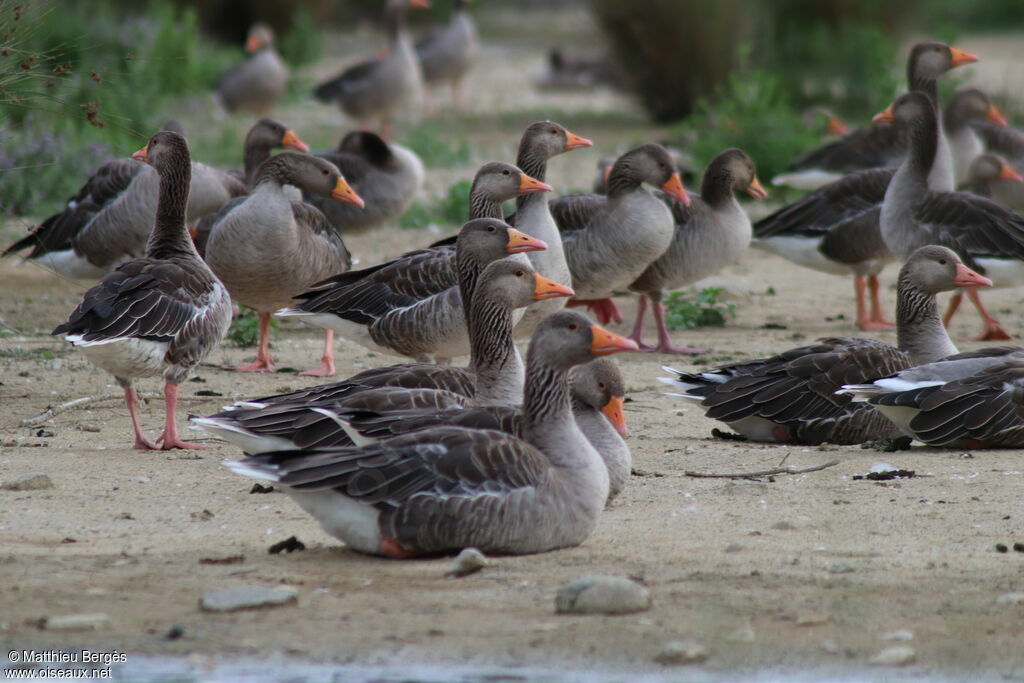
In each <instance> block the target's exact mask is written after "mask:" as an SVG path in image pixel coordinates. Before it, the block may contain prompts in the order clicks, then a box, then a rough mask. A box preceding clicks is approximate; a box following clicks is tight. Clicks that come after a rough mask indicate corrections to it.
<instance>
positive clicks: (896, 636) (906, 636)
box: [882, 628, 914, 641]
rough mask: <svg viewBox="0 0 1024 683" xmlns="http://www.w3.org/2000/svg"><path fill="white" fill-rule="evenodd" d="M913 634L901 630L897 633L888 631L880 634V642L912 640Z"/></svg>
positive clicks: (903, 629)
mask: <svg viewBox="0 0 1024 683" xmlns="http://www.w3.org/2000/svg"><path fill="white" fill-rule="evenodd" d="M913 639H914V632H913V631H908V630H907V629H905V628H901V629H899V630H898V631H889V632H888V633H883V634H882V640H904V641H905V640H913Z"/></svg>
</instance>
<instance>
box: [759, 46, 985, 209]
mask: <svg viewBox="0 0 1024 683" xmlns="http://www.w3.org/2000/svg"><path fill="white" fill-rule="evenodd" d="M976 61H978V57H977V56H975V55H973V54H971V53H970V52H964V51H963V50H960V49H958V48H955V47H952V46H951V45H946V44H945V43H939V42H935V41H927V42H923V43H918V44H916V45H914V47H913V48H911V50H910V55H909V56H908V57H907V86H908V87H907V89H908V90H909V91H914V90H920V91H923V92H926V93H928V95H929V96H930V97H931V98H932V101H933V102H935V103H938V101H939V91H938V86H937V79H938V78H939V76H941V75H942V74H944V73H946V72H947V71H949V70H950V69H953V68H956V67H958V66H963V65H964V64H971V63H973V62H976ZM907 135H908V133H907V129H906V128H905V127H903V126H882V125H877V122H876V125H872V126H870V127H868V128H862V129H859V130H855V131H854V132H852V133H850V134H849V135H847V136H845V137H844V138H843V139H841V140H839V141H837V142H833V143H830V144H827V145H825V146H823V147H820V148H818V149H816V150H814V151H811V152H808V153H807V154H805V155H803V156H802V157H800V158H799V159H797V160H796V161H794V162H793V163H792V164H791V165H790V168H789V172H788V173H785V174H783V175H780V176H776V177H775V178H772V184H773V185H790V186H792V187H797V188H800V189H804V190H816V189H818V188H819V187H821V186H823V185H826V184H828V183H831V182H834V181H836V180H839V179H840V178H841V177H842V175H843V174H846V173H850V172H852V171H859V170H864V169H869V168H879V167H887V166H894V165H896V164H898V163H899V162H900V160H901V159H902V158H903V157H904V156H905V155H906V152H907V146H908V138H907ZM940 145H941V149H940V153H939V156H940V162H939V163H937V164H936V166H935V171H934V174H933V175H932V177H931V181H932V183H934V185H935V187H936V189H941V190H952V189H953V187H954V186H953V159H952V156H951V154H950V149H949V145H948V143H947V141H946V140H945V137H943V140H942V141H941V143H940Z"/></svg>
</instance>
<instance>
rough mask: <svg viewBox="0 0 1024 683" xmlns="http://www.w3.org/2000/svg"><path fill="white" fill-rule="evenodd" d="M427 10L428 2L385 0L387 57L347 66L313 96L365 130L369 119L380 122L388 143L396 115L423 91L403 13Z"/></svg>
mask: <svg viewBox="0 0 1024 683" xmlns="http://www.w3.org/2000/svg"><path fill="white" fill-rule="evenodd" d="M429 6H430V5H429V3H428V2H427V0H387V4H386V5H385V8H384V21H385V23H386V24H387V31H388V49H387V55H386V56H385V57H382V58H373V59H369V60H367V61H364V62H360V63H358V64H356V65H354V66H350V67H349V68H347V69H345V70H344V71H342V72H341V74H339V75H338V76H335V77H334V78H332V79H331V80H329V81H326V82H324V83H321V84H320V85H318V86H317V87H316V89H315V90H314V91H313V96H314V97H316V99H318V100H320V101H321V102H332V101H336V102H337V103H338V105H339V106H340V107H341V108H342V109H343V110H344V111H345V113H347V114H348V115H349V116H352V117H353V118H355V119H357V120H358V121H360V127H363V128H366V127H367V123H368V121H369V119H373V118H379V120H380V128H379V131H380V134H381V135H382V136H383V137H384V138H385V139H391V128H392V122H393V120H394V118H395V115H396V114H397V113H398V112H399V111H401V110H402V109H404V108H406V107H408V106H409V105H410V104H412V103H414V102H415V101H417V100H419V98H420V91H421V90H422V87H423V75H422V73H421V71H420V65H419V61H418V60H417V59H416V53H415V52H414V51H413V47H412V45H411V44H410V42H409V37H408V36H407V35H406V33H405V12H406V10H407V9H408V8H409V7H429Z"/></svg>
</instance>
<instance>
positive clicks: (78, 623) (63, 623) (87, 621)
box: [39, 613, 110, 631]
mask: <svg viewBox="0 0 1024 683" xmlns="http://www.w3.org/2000/svg"><path fill="white" fill-rule="evenodd" d="M107 626H110V617H109V616H108V615H106V614H102V613H97V614H63V615H60V616H56V617H43V618H42V619H40V620H39V628H42V629H46V630H47V631H95V630H96V629H98V628H106V627H107Z"/></svg>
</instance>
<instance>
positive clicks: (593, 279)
mask: <svg viewBox="0 0 1024 683" xmlns="http://www.w3.org/2000/svg"><path fill="white" fill-rule="evenodd" d="M645 182H646V183H651V184H652V185H656V186H658V187H660V188H662V189H663V190H664V191H665V192H666V193H667V194H668V195H669V196H670V197H672V198H674V199H676V200H677V201H680V202H682V203H683V204H684V205H686V206H688V205H689V203H690V199H689V197H688V196H687V195H686V190H685V189H683V182H682V180H681V179H680V178H679V172H678V171H676V170H675V166H673V164H672V159H671V157H669V154H668V152H666V151H665V148H664V147H662V146H661V145H658V144H653V143H652V144H646V145H642V146H640V147H637V148H636V149H633V150H631V151H629V152H626V153H625V154H623V155H622V156H621V157H619V158H618V160H617V161H616V162H615V164H614V165H613V166H612V170H611V173H610V175H609V176H608V196H607V197H603V196H600V195H570V196H567V197H562V198H561V199H558V200H557V201H555V202H553V203H552V209H551V211H552V213H557V214H559V215H560V216H561V218H562V220H561V221H560V222H559V226H560V227H561V228H562V229H563V232H562V242H563V246H564V248H565V257H566V261H567V262H568V263H569V271H570V272H571V273H572V283H573V289H575V290H576V296H577V299H575V300H574V301H571V302H569V303H568V304H567V305H568V306H573V305H576V306H582V305H585V306H588V307H590V308H592V309H593V310H594V312H595V314H596V315H597V316H598V319H599V320H600V321H601V322H602V323H604V322H607V321H609V320H615V321H616V322H621V321H622V313H621V312H620V311H619V309H618V307H617V306H616V305H615V303H614V302H613V301H612V300H611V298H610V297H611V296H612V295H613V294H614V293H615V292H616V291H619V290H622V289H625V288H626V287H628V286H629V285H630V284H631V283H632V282H634V281H635V280H636V278H637V277H639V276H640V274H641V273H643V272H644V270H645V269H646V268H647V266H649V265H650V264H651V263H653V262H654V261H655V260H656V259H657V258H658V257H659V256H661V255H662V254H663V253H665V250H666V249H668V247H669V245H670V244H671V243H672V235H673V233H674V223H673V220H672V213H671V212H670V211H669V209H668V207H667V206H665V204H664V203H663V202H662V201H661V200H660V199H658V198H657V197H655V196H654V195H652V194H651V193H650V192H648V191H647V190H646V189H644V187H643V184H644V183H645ZM572 228H581V229H572Z"/></svg>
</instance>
